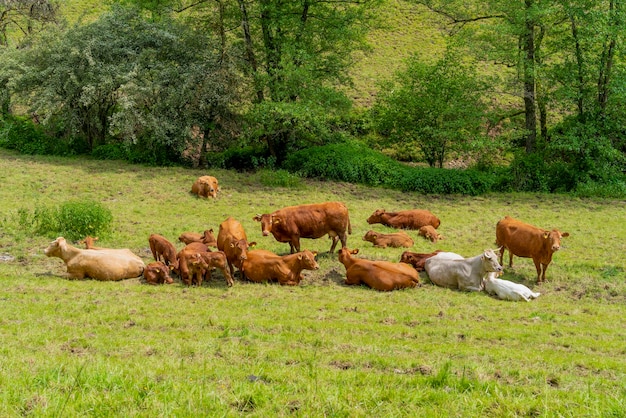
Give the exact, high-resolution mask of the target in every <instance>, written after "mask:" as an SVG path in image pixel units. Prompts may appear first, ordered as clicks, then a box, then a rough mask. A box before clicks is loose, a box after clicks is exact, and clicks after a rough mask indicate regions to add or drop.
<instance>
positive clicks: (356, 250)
mask: <svg viewBox="0 0 626 418" xmlns="http://www.w3.org/2000/svg"><path fill="white" fill-rule="evenodd" d="M358 253H359V249H358V248H355V249H354V250H352V251H350V254H358Z"/></svg>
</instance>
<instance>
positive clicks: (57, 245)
mask: <svg viewBox="0 0 626 418" xmlns="http://www.w3.org/2000/svg"><path fill="white" fill-rule="evenodd" d="M44 253H45V254H46V255H47V256H48V257H59V258H60V259H61V260H63V261H64V262H65V265H66V266H67V273H68V275H69V277H70V278H72V279H84V278H86V277H89V278H92V279H96V280H122V279H130V278H133V277H139V276H141V274H142V273H143V270H144V268H145V264H144V262H143V260H141V258H139V257H138V256H137V255H135V254H134V253H133V252H132V251H130V250H128V249H125V248H124V249H113V248H101V249H98V250H83V249H81V248H76V247H73V246H71V245H70V244H68V243H67V242H66V241H65V238H63V237H59V238H57V239H56V240H54V241H52V242H51V243H50V246H48V248H46V250H45V251H44Z"/></svg>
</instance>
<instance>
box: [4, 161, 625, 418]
mask: <svg viewBox="0 0 626 418" xmlns="http://www.w3.org/2000/svg"><path fill="white" fill-rule="evenodd" d="M201 174H212V175H215V176H216V177H218V179H219V181H220V186H221V188H222V193H221V197H220V198H219V199H217V200H215V201H213V200H205V199H198V198H196V197H194V196H192V195H191V194H189V189H190V188H191V184H192V182H193V180H194V179H195V178H197V177H198V176H199V175H201ZM0 184H1V185H2V186H1V187H0V256H2V257H0V260H8V261H0V281H1V282H2V286H3V291H2V292H1V293H0V338H1V341H2V344H1V345H0V371H1V372H0V388H1V390H0V416H21V415H30V416H52V417H69V416H127V417H154V416H238V415H249V416H259V417H260V416H263V417H266V416H302V417H305V416H306V417H309V416H346V417H369V416H372V415H378V416H407V417H414V416H426V417H428V416H437V417H438V416H459V417H461V416H463V417H465V416H529V415H530V416H568V417H582V416H589V417H596V416H624V415H625V413H624V411H625V410H626V383H625V382H626V373H625V371H626V345H624V341H625V337H626V319H625V315H624V306H625V305H624V304H625V302H626V284H625V283H624V279H625V278H626V273H625V272H626V263H625V261H624V258H623V253H624V238H625V237H626V226H625V225H624V213H626V212H625V209H626V202H624V201H615V200H587V199H578V198H571V197H568V196H563V195H541V194H537V195H535V194H505V195H490V196H482V197H475V198H472V197H459V196H423V195H418V194H412V193H405V194H402V193H399V192H395V191H390V190H386V189H380V188H371V187H363V186H355V185H350V184H344V183H330V182H312V181H306V180H303V181H302V183H301V184H299V185H297V187H287V188H281V187H277V186H272V187H268V186H264V185H263V180H262V179H261V178H259V177H258V176H249V175H246V174H239V173H234V172H228V171H219V170H218V171H214V172H211V173H204V172H202V171H199V170H186V169H182V168H151V167H141V166H132V165H127V164H123V163H119V162H110V161H107V162H102V161H93V160H86V159H62V158H50V157H24V156H19V155H16V154H13V153H10V152H7V151H3V150H0ZM75 199H85V200H90V201H96V202H100V203H101V204H102V205H103V206H105V207H107V208H109V209H110V210H111V212H112V214H113V222H112V228H111V229H112V231H111V233H110V234H109V235H108V236H107V237H106V238H101V240H100V241H98V245H99V246H109V247H128V248H131V249H132V250H133V251H135V252H136V253H137V254H139V255H140V256H142V257H143V258H144V260H145V261H146V262H149V261H151V260H150V253H149V249H148V236H149V235H150V233H153V232H156V233H160V234H163V235H164V236H166V237H167V238H168V239H170V240H171V241H172V242H174V243H175V244H176V246H177V248H181V245H180V243H178V242H177V237H178V235H179V234H180V233H181V232H183V231H197V232H201V231H203V230H204V229H206V228H213V229H214V230H215V231H217V228H218V225H219V223H220V222H221V221H222V220H224V219H225V218H226V217H227V216H234V217H235V218H236V219H238V220H239V221H240V222H241V223H242V224H243V225H244V227H245V228H246V232H247V234H248V237H249V239H250V240H252V241H257V243H258V247H259V248H266V249H269V250H272V251H276V252H279V253H286V252H288V248H289V246H288V245H287V244H279V243H277V242H275V240H274V239H273V238H272V237H263V236H262V235H261V231H260V226H259V224H258V223H256V222H254V221H253V220H252V217H253V216H254V215H255V214H257V213H264V212H267V211H271V210H274V209H277V208H280V207H283V206H287V205H292V204H298V203H313V202H320V201H326V200H340V201H343V202H345V203H346V204H347V206H348V208H349V210H350V214H351V220H352V227H353V234H352V235H351V236H350V237H349V240H348V243H349V246H351V247H358V248H360V249H361V254H360V256H363V257H368V258H377V259H388V260H392V261H396V260H398V259H399V257H400V254H401V252H402V249H376V248H374V247H372V245H371V244H370V243H367V242H365V241H362V240H361V237H362V236H363V235H364V234H365V232H366V231H367V230H368V229H371V228H372V227H373V229H376V230H380V231H387V232H388V231H391V229H389V228H385V227H382V226H380V225H368V224H367V223H366V222H365V219H366V218H367V216H369V215H370V214H371V213H372V212H373V211H374V210H375V209H378V208H386V209H388V210H394V209H408V208H426V209H430V210H432V211H433V212H435V213H436V214H437V215H438V216H439V217H440V218H441V220H442V225H441V227H440V231H441V233H442V234H443V235H444V236H445V237H446V239H445V240H444V241H441V242H439V243H438V244H437V245H436V246H435V245H434V244H431V243H430V242H427V241H426V240H424V239H423V238H421V237H418V236H417V234H416V233H415V232H413V231H410V232H409V234H410V235H412V237H413V238H414V240H415V243H416V244H415V247H414V248H413V250H414V251H418V252H422V251H432V250H433V249H435V248H441V249H443V250H448V251H455V252H458V253H460V254H462V255H465V256H472V255H476V254H478V253H479V252H481V251H482V250H484V249H485V248H490V247H493V246H494V245H495V244H494V240H495V224H496V222H497V220H498V219H500V218H502V217H503V216H504V215H506V214H508V215H511V216H514V217H519V218H521V219H524V220H526V221H527V222H530V223H534V224H537V225H540V226H543V227H558V228H559V229H561V230H562V231H568V232H570V234H571V236H570V237H569V238H567V239H565V240H564V242H563V245H564V246H565V247H566V248H564V249H563V250H562V251H561V252H559V253H557V254H555V257H554V260H553V263H552V264H551V265H550V268H549V269H548V273H547V276H548V281H547V283H545V284H542V285H541V286H536V284H535V282H534V278H535V269H534V266H533V264H532V261H531V260H529V259H519V258H516V259H515V263H516V268H515V269H514V270H510V269H507V270H506V272H505V275H504V277H505V278H508V279H512V280H515V281H519V282H522V283H525V284H526V285H528V286H529V287H531V288H534V289H535V290H539V291H540V292H541V293H542V295H541V296H540V297H539V298H538V299H537V300H535V301H533V302H530V303H514V302H504V301H499V300H496V299H494V298H491V297H488V296H487V295H485V294H482V293H480V294H479V293H471V294H468V293H461V292H456V291H451V290H446V289H442V288H438V287H434V286H432V285H430V284H428V281H427V279H426V277H425V276H422V278H423V279H424V285H423V286H422V287H420V288H416V289H409V290H404V291H396V292H391V293H379V292H376V291H372V290H370V289H367V288H364V287H347V286H344V285H343V284H342V283H343V280H344V273H345V270H344V268H343V266H342V265H341V264H339V262H338V261H337V260H336V256H330V255H328V254H325V253H324V252H326V251H327V250H328V249H329V248H330V241H329V240H327V239H325V238H323V239H319V240H303V247H306V248H309V249H312V250H317V251H320V252H321V254H320V255H319V256H318V258H319V264H320V267H321V268H320V270H319V271H316V272H308V271H307V272H305V277H306V278H305V280H304V282H303V283H302V284H301V286H300V287H296V288H289V287H281V286H278V285H259V284H253V283H243V282H241V281H237V282H236V283H235V286H234V287H232V288H227V287H226V284H225V282H224V280H223V279H222V278H221V277H220V276H219V275H218V274H215V275H214V276H216V277H214V279H213V280H211V281H210V282H208V283H207V284H206V285H204V286H203V287H202V288H187V287H184V286H182V285H181V284H180V282H176V283H175V284H173V285H170V286H159V287H153V286H147V285H143V284H141V282H140V281H139V280H138V279H131V280H126V281H123V282H118V283H107V282H97V281H90V280H86V281H69V280H66V279H65V278H63V274H64V271H65V269H64V266H63V264H62V262H61V260H59V259H57V258H54V259H51V258H47V257H45V256H44V255H43V249H44V248H45V247H46V246H47V244H48V242H49V241H51V239H52V238H54V237H42V236H37V235H32V234H30V233H28V232H26V231H25V230H23V229H22V228H21V227H20V226H19V222H18V221H19V211H20V209H23V208H29V209H32V208H34V207H36V206H38V205H40V206H43V205H53V206H55V205H59V204H61V203H62V202H65V201H67V200H75ZM103 239H104V241H103Z"/></svg>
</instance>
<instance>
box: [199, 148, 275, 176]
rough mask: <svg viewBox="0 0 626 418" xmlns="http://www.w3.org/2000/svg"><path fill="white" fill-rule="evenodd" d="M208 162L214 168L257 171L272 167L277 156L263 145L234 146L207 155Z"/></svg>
mask: <svg viewBox="0 0 626 418" xmlns="http://www.w3.org/2000/svg"><path fill="white" fill-rule="evenodd" d="M206 158H207V164H208V166H209V167H213V168H225V169H232V170H237V171H255V170H257V169H259V168H262V167H263V168H268V169H272V168H274V167H275V165H276V158H274V157H273V156H271V155H270V154H269V152H268V150H267V149H266V148H263V147H253V146H247V147H233V148H229V149H227V150H226V151H223V152H219V153H210V154H208V155H207V157H206Z"/></svg>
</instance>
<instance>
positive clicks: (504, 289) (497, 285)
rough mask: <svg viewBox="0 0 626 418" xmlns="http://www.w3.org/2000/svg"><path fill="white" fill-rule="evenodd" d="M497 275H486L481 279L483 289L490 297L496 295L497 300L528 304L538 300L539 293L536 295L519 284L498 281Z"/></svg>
mask: <svg viewBox="0 0 626 418" xmlns="http://www.w3.org/2000/svg"><path fill="white" fill-rule="evenodd" d="M496 275H497V273H488V274H487V275H486V276H485V278H484V279H483V288H484V289H485V292H487V293H488V294H490V295H496V296H497V297H498V299H502V300H512V301H519V300H525V301H526V302H529V301H530V300H531V299H535V298H538V297H539V296H540V295H541V293H538V292H537V293H536V292H533V291H532V290H530V289H529V288H527V287H526V286H524V285H523V284H520V283H514V282H511V281H508V280H502V279H498V278H497V277H496Z"/></svg>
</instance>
